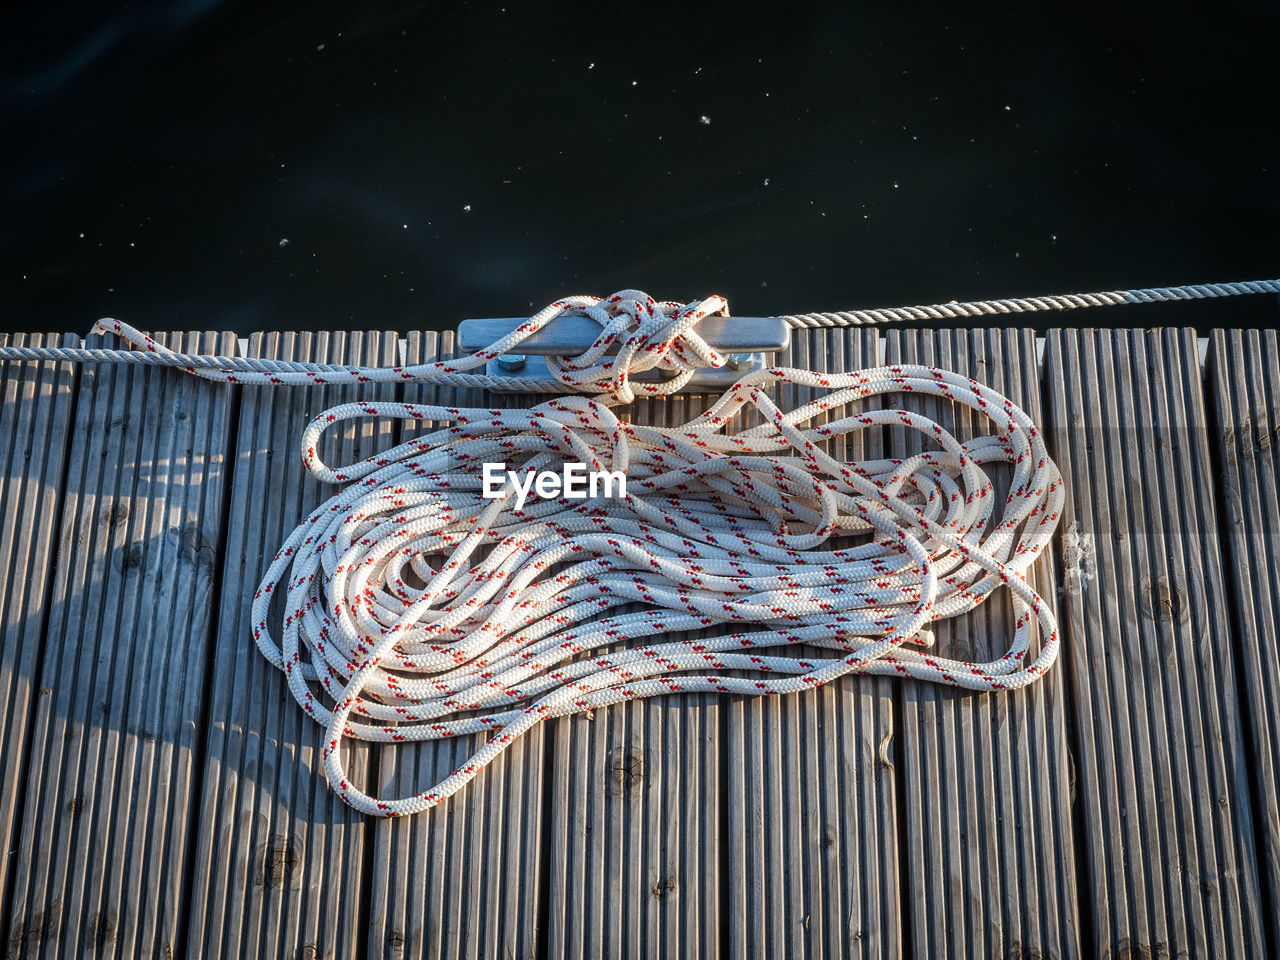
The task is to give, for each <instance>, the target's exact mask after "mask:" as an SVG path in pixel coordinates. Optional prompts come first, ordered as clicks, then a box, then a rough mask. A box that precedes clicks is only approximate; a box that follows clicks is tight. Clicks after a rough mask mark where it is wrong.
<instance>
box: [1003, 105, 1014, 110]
mask: <svg viewBox="0 0 1280 960" xmlns="http://www.w3.org/2000/svg"><path fill="white" fill-rule="evenodd" d="M1004 108H1005V109H1006V110H1012V109H1013V107H1011V106H1009V105H1008V104H1007V103H1006V104H1005V105H1004Z"/></svg>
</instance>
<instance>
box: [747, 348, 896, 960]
mask: <svg viewBox="0 0 1280 960" xmlns="http://www.w3.org/2000/svg"><path fill="white" fill-rule="evenodd" d="M878 362H879V345H878V335H877V333H876V332H875V331H873V330H860V329H848V330H812V331H807V332H799V331H797V332H796V333H795V334H794V335H793V337H792V346H791V349H790V350H789V351H788V353H786V354H784V355H783V356H782V357H781V358H780V360H779V361H778V363H779V365H780V366H794V367H800V368H804V369H811V370H819V371H827V370H834V371H840V372H849V371H853V370H857V369H861V368H864V367H870V366H875V365H876V364H877V363H878ZM813 393H814V391H812V390H810V389H808V388H796V387H791V386H784V387H782V388H780V395H779V401H780V403H781V404H782V406H783V408H784V409H789V408H792V407H795V406H798V405H801V404H803V403H806V402H808V400H810V399H812V397H813ZM825 419H827V418H826V417H825V416H824V417H822V418H819V422H821V421H822V420H825ZM879 433H880V431H875V432H869V433H867V434H865V435H863V436H855V437H853V438H850V439H849V440H848V441H841V442H840V443H839V444H837V445H836V446H835V448H834V449H833V451H832V452H833V453H834V454H835V455H836V456H837V457H840V456H844V457H846V458H848V459H865V458H868V457H879V456H883V449H882V446H881V438H880V436H879ZM821 655H822V656H828V657H829V656H831V653H830V651H823V652H822V654H821ZM900 691H901V687H900V686H897V685H895V684H894V683H893V682H892V681H890V680H888V679H887V678H881V677H846V678H844V679H842V680H839V681H837V682H835V683H831V684H828V685H826V686H824V687H822V688H820V689H818V690H816V691H812V692H807V693H804V694H797V695H794V696H786V697H762V698H754V699H752V698H745V699H733V700H730V701H729V704H728V707H727V708H726V713H727V721H726V722H727V728H728V730H727V738H728V739H727V752H728V763H727V766H726V768H725V769H724V770H723V771H722V776H724V777H726V778H727V780H728V787H727V789H728V800H727V802H728V838H727V841H726V842H727V843H728V848H729V849H728V876H727V878H725V880H726V882H727V884H728V886H729V907H730V913H729V921H728V925H729V929H728V936H729V944H728V946H729V948H730V952H731V953H732V955H733V956H736V957H755V956H782V955H784V954H787V953H789V952H792V951H797V950H799V951H802V952H803V953H804V954H805V955H807V956H811V957H824V956H846V955H850V954H853V955H858V956H883V957H896V956H898V955H899V953H900V950H901V940H900V930H899V905H898V900H899V891H898V853H897V809H896V804H897V799H896V793H895V785H894V771H893V759H892V753H894V752H896V751H894V750H893V749H892V743H893V737H894V726H895V725H894V718H893V710H892V697H893V696H894V695H895V693H899V692H900Z"/></svg>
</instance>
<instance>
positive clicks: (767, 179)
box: [764, 177, 769, 187]
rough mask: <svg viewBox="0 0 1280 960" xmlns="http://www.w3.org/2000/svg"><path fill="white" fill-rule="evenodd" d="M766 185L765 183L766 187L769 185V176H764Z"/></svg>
mask: <svg viewBox="0 0 1280 960" xmlns="http://www.w3.org/2000/svg"><path fill="white" fill-rule="evenodd" d="M764 185H765V186H766V187H767V186H768V185H769V178H768V177H765V178H764Z"/></svg>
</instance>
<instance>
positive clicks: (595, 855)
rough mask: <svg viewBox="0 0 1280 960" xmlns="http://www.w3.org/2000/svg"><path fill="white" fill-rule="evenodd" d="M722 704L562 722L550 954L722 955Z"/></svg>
mask: <svg viewBox="0 0 1280 960" xmlns="http://www.w3.org/2000/svg"><path fill="white" fill-rule="evenodd" d="M709 399H710V398H708V397H706V396H703V395H700V394H693V395H683V394H681V395H677V396H673V397H670V398H667V399H665V400H663V399H642V400H639V401H638V402H637V403H636V404H634V406H633V407H632V408H629V409H627V410H625V411H623V416H625V417H627V418H629V419H630V420H632V421H634V422H636V423H646V424H654V425H672V424H678V423H681V422H684V421H686V420H688V419H690V418H692V417H695V416H697V415H698V414H699V413H701V412H702V411H703V410H704V409H705V408H706V406H707V404H708V402H709ZM684 636H687V635H686V634H683V633H676V634H672V635H671V637H670V638H669V639H672V640H678V639H680V638H682V637H684ZM721 701H722V698H720V697H718V696H712V695H707V694H699V695H693V696H685V697H679V698H669V697H657V698H652V699H648V700H643V701H636V702H631V703H624V704H617V705H615V706H611V707H609V708H607V709H605V710H599V711H595V712H594V713H593V714H591V715H589V716H588V715H581V716H575V717H569V718H566V719H564V720H560V721H557V723H556V726H555V727H554V729H553V734H554V742H553V748H552V773H551V787H550V789H551V807H550V810H549V813H550V817H551V823H550V826H549V829H550V833H551V838H550V850H549V855H550V857H551V870H550V877H549V887H548V890H547V898H548V944H547V949H548V953H549V954H550V955H551V956H566V957H598V956H645V957H668V956H674V957H683V956H688V957H701V956H708V955H710V956H715V955H716V954H718V953H719V952H720V951H721V946H720V935H721V924H720V916H721V911H722V908H723V906H722V902H721V898H722V892H721V888H722V885H723V882H722V880H721V876H720V859H721V846H720V845H721V843H722V838H721V835H720V834H721V819H722V817H723V808H724V788H723V783H722V781H723V777H722V773H723V771H722V765H721V758H720V754H721V750H722V741H723V728H722V720H721V715H722V710H723V706H722V702H721Z"/></svg>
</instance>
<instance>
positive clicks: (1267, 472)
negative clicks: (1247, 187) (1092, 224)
mask: <svg viewBox="0 0 1280 960" xmlns="http://www.w3.org/2000/svg"><path fill="white" fill-rule="evenodd" d="M1208 396H1209V407H1210V410H1211V414H1210V419H1211V420H1212V421H1214V422H1215V424H1216V426H1217V450H1218V454H1219V456H1220V458H1221V460H1220V462H1221V468H1222V479H1221V492H1222V506H1223V515H1222V516H1221V517H1220V518H1219V520H1220V522H1221V524H1222V526H1223V529H1224V530H1225V533H1226V537H1225V543H1224V546H1223V549H1224V552H1225V558H1224V559H1225V566H1226V576H1227V584H1228V585H1229V587H1230V589H1231V599H1232V601H1233V602H1232V604H1231V610H1232V615H1233V621H1232V622H1233V624H1234V626H1235V640H1234V647H1235V649H1236V651H1237V653H1236V658H1237V660H1236V662H1237V663H1238V664H1239V665H1240V668H1241V669H1240V679H1241V680H1242V681H1243V692H1244V695H1243V696H1242V697H1241V698H1240V709H1241V712H1242V713H1243V715H1244V728H1245V731H1246V733H1247V734H1248V735H1249V740H1248V745H1249V748H1250V750H1249V756H1250V758H1251V759H1250V762H1249V765H1248V766H1249V772H1250V777H1251V779H1252V782H1253V799H1254V811H1255V823H1257V824H1258V833H1259V836H1258V852H1259V861H1258V871H1259V874H1260V878H1259V879H1260V880H1261V881H1262V902H1263V903H1270V904H1272V905H1274V904H1276V902H1277V900H1276V898H1277V897H1278V896H1280V802H1278V801H1277V796H1280V660H1278V659H1277V657H1276V638H1277V637H1280V341H1278V339H1277V334H1276V331H1275V330H1226V331H1223V330H1215V331H1214V332H1213V336H1212V338H1211V340H1210V346H1209V379H1208ZM1233 693H1234V691H1228V692H1227V694H1226V695H1227V696H1231V695H1232V694H1233ZM1265 918H1266V924H1267V928H1268V931H1269V933H1270V947H1271V950H1272V951H1273V952H1274V951H1275V950H1276V949H1277V948H1278V947H1280V912H1277V911H1276V910H1274V909H1271V910H1268V911H1266V912H1265Z"/></svg>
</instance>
